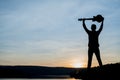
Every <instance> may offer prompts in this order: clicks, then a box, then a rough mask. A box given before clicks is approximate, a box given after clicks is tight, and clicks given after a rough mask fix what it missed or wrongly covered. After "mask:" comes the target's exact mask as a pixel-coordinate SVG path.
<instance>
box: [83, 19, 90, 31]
mask: <svg viewBox="0 0 120 80" xmlns="http://www.w3.org/2000/svg"><path fill="white" fill-rule="evenodd" d="M83 28H84V29H85V31H86V32H87V33H88V32H89V30H88V29H87V27H86V25H85V19H83Z"/></svg>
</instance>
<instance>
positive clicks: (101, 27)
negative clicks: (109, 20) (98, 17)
mask: <svg viewBox="0 0 120 80" xmlns="http://www.w3.org/2000/svg"><path fill="white" fill-rule="evenodd" d="M103 22H104V19H103V21H102V23H101V26H100V28H99V30H98V32H99V33H100V32H101V31H102V29H103Z"/></svg>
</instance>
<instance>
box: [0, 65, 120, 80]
mask: <svg viewBox="0 0 120 80" xmlns="http://www.w3.org/2000/svg"><path fill="white" fill-rule="evenodd" d="M119 73H120V63H114V64H112V63H111V64H106V65H103V67H99V66H97V67H92V68H91V71H90V73H89V75H88V73H87V72H86V68H65V67H43V66H3V65H2V66H0V78H1V79H3V78H4V79H6V78H10V79H17V78H18V79H21V78H22V79H23V78H26V79H55V78H57V79H66V78H67V79H68V78H76V79H86V78H87V77H89V80H93V79H94V80H95V79H96V80H103V79H105V80H114V79H117V80H119V79H120V77H119V76H118V74H119Z"/></svg>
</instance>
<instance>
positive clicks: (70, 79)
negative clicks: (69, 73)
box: [0, 78, 82, 80]
mask: <svg viewBox="0 0 120 80" xmlns="http://www.w3.org/2000/svg"><path fill="white" fill-rule="evenodd" d="M0 80H82V79H74V78H69V79H0Z"/></svg>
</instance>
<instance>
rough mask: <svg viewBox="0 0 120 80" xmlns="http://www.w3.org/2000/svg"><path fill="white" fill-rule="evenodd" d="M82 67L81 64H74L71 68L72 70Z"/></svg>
mask: <svg viewBox="0 0 120 80" xmlns="http://www.w3.org/2000/svg"><path fill="white" fill-rule="evenodd" d="M82 66H83V65H82V64H80V63H74V64H73V67H74V68H80V67H82Z"/></svg>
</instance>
